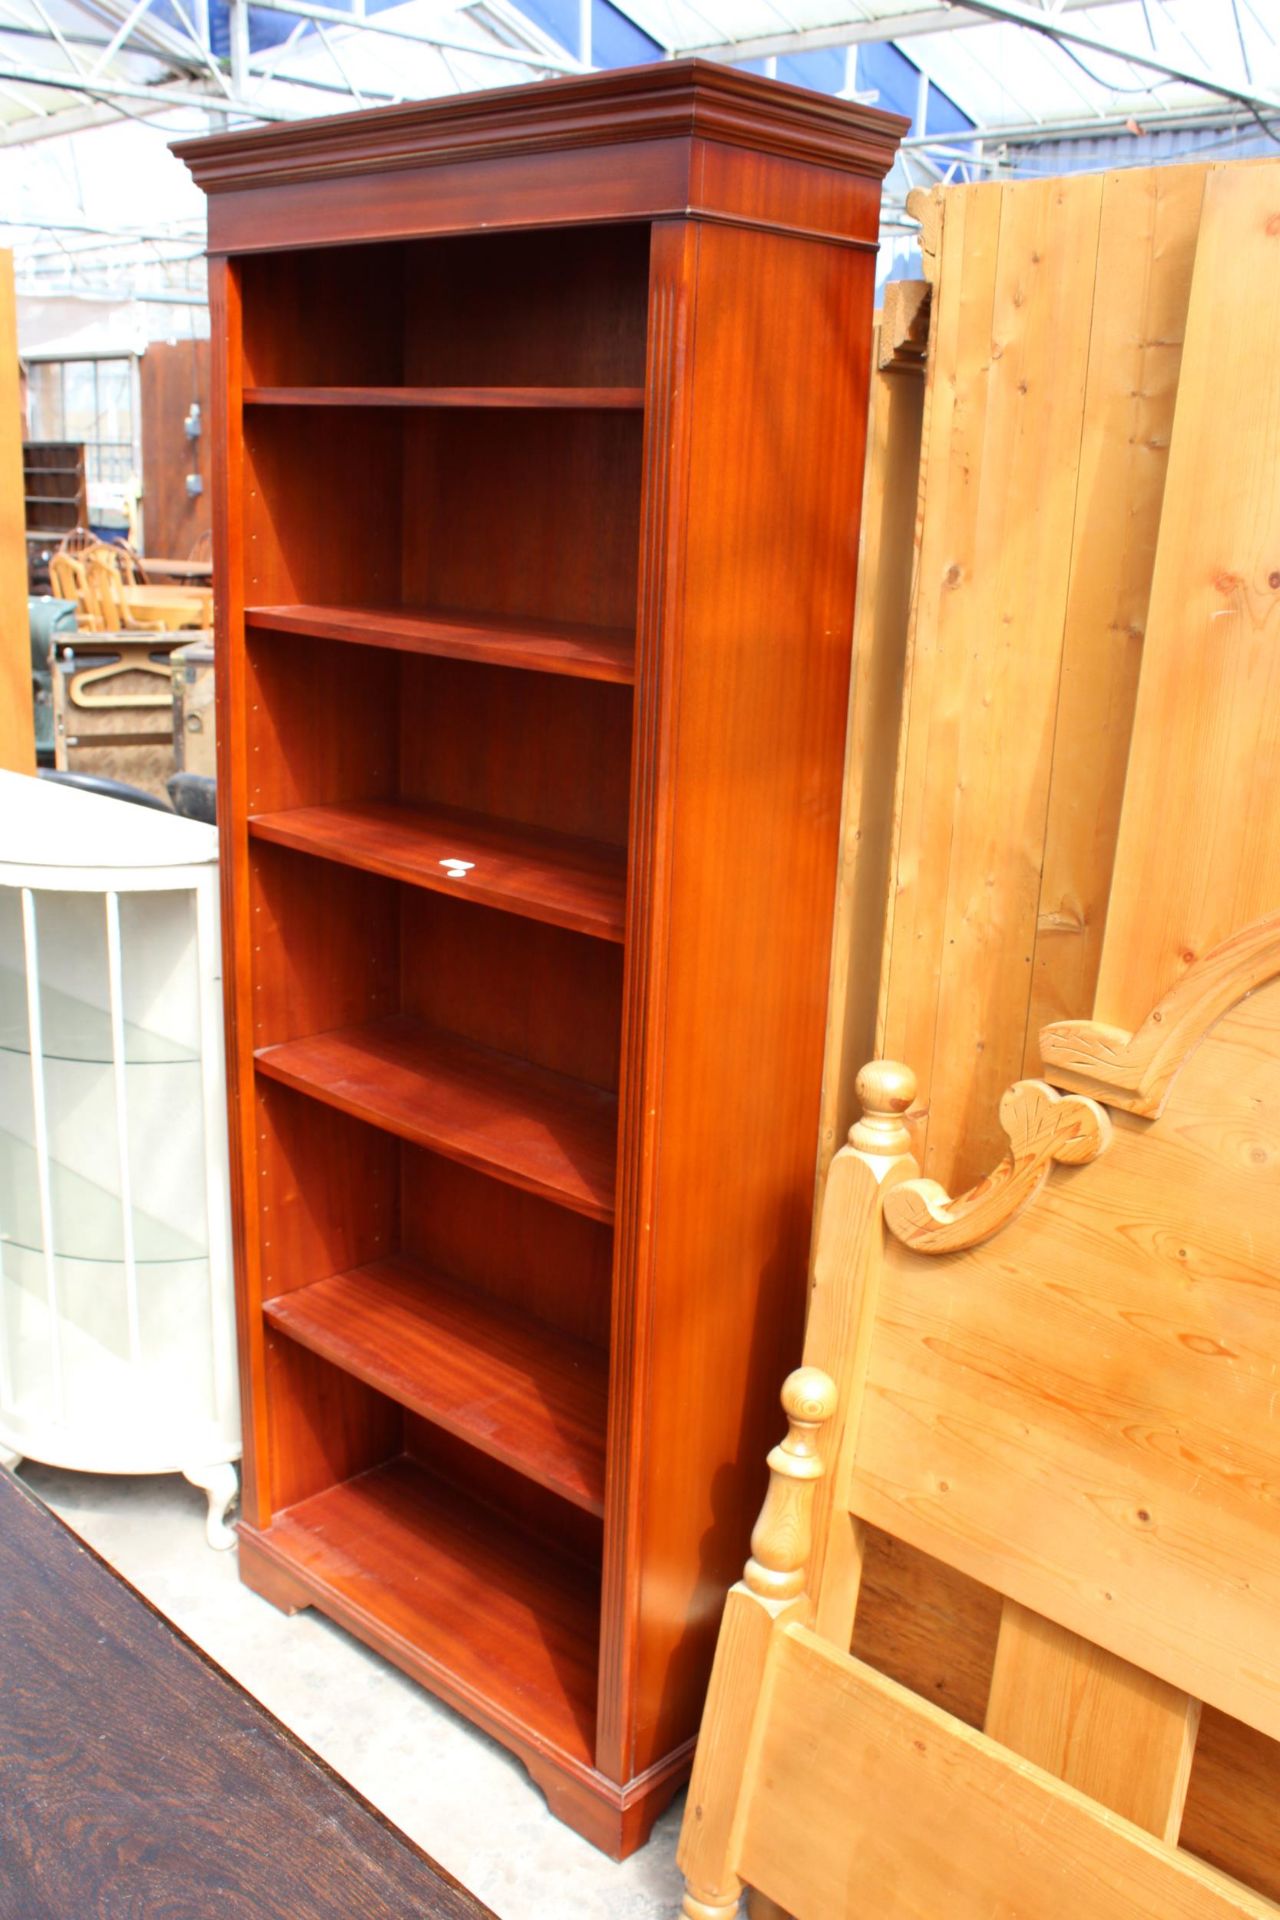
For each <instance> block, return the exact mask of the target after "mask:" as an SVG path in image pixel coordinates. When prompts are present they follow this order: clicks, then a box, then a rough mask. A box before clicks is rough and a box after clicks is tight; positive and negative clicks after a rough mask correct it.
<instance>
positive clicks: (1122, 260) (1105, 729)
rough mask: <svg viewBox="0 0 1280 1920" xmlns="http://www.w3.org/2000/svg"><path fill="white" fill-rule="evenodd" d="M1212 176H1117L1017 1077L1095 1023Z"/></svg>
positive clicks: (1104, 251)
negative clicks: (1065, 1024)
mask: <svg viewBox="0 0 1280 1920" xmlns="http://www.w3.org/2000/svg"><path fill="white" fill-rule="evenodd" d="M1205 171H1206V170H1205V169H1204V168H1202V167H1182V166H1179V167H1153V168H1138V169H1132V170H1127V171H1125V172H1122V173H1113V174H1108V175H1107V177H1106V180H1105V182H1104V184H1103V190H1102V219H1101V226H1100V229H1099V235H1098V266H1097V276H1096V287H1095V295H1094V301H1093V322H1092V334H1091V338H1090V344H1089V371H1088V380H1087V384H1086V389H1085V405H1084V433H1083V437H1082V439H1081V443H1080V452H1079V461H1078V481H1077V488H1076V498H1075V515H1074V524H1073V528H1072V532H1071V539H1072V551H1071V575H1070V586H1069V590H1068V597H1067V608H1066V627H1065V632H1064V634H1063V640H1062V670H1061V677H1060V682H1059V694H1058V703H1057V720H1056V724H1055V727H1054V735H1053V770H1052V775H1051V778H1050V784H1049V793H1048V800H1047V813H1046V823H1045V833H1044V845H1043V852H1042V854H1041V857H1040V858H1041V869H1042V870H1041V879H1040V900H1039V910H1038V917H1037V924H1036V933H1035V949H1034V960H1033V966H1032V979H1031V982H1030V986H1031V1003H1030V1011H1029V1014H1028V1019H1027V1031H1026V1038H1025V1043H1024V1047H1023V1053H1022V1059H1021V1062H1019V1061H1018V1060H1014V1059H1010V1060H1009V1061H1008V1062H1007V1070H1008V1072H1009V1073H1010V1075H1011V1076H1012V1074H1013V1073H1014V1071H1015V1070H1016V1069H1017V1067H1018V1065H1019V1064H1022V1065H1024V1066H1025V1070H1026V1071H1027V1072H1028V1073H1038V1072H1039V1057H1040V1056H1039V1050H1038V1035H1039V1032H1040V1028H1041V1027H1042V1026H1045V1025H1046V1024H1047V1023H1048V1022H1049V1021H1051V1020H1061V1019H1077V1018H1080V1017H1083V1016H1086V1015H1088V1014H1089V1013H1091V1012H1092V1011H1093V995H1094V988H1095V985H1096V983H1097V977H1098V966H1099V963H1100V961H1101V958H1102V930H1103V927H1104V925H1105V923H1106V917H1107V901H1108V897H1109V895H1110V891H1111V869H1112V864H1113V862H1114V859H1115V845H1116V835H1117V833H1118V831H1119V825H1120V802H1121V796H1122V794H1123V792H1124V779H1125V768H1126V767H1127V765H1128V760H1129V741H1130V736H1131V733H1132V730H1133V709H1134V702H1135V700H1136V698H1137V688H1138V669H1139V666H1140V664H1141V661H1142V657H1143V642H1144V636H1145V634H1146V629H1147V613H1148V604H1149V601H1150V596H1151V575H1152V570H1153V568H1154V565H1155V551H1156V539H1157V535H1158V532H1159V527H1160V511H1161V505H1162V502H1163V499H1164V488H1165V474H1166V471H1167V468H1168V462H1169V443H1170V439H1171V436H1172V431H1173V409H1174V401H1175V399H1176V396H1177V391H1178V374H1179V369H1180V367H1181V363H1182V339H1183V333H1184V331H1185V328H1186V320H1187V304H1188V301H1189V299H1190V294H1191V271H1192V266H1193V264H1194V261H1195V254H1196V238H1197V234H1198V232H1199V227H1200V207H1201V201H1202V199H1203V197H1204V182H1205Z"/></svg>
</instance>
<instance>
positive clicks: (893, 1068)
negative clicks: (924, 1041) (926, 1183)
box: [849, 1060, 916, 1154]
mask: <svg viewBox="0 0 1280 1920" xmlns="http://www.w3.org/2000/svg"><path fill="white" fill-rule="evenodd" d="M853 1084H854V1091H855V1092H856V1093H857V1096H858V1099H859V1100H860V1101H861V1103H862V1118H861V1120H858V1121H855V1123H854V1125H853V1126H851V1127H850V1129H849V1145H850V1146H851V1147H856V1148H857V1149H858V1151H859V1153H883V1154H901V1153H910V1151H911V1135H910V1134H909V1133H908V1132H907V1129H906V1127H905V1126H904V1125H903V1116H904V1114H906V1113H909V1112H910V1110H911V1106H912V1102H913V1101H914V1100H915V1097H916V1077H915V1075H914V1073H912V1071H911V1069H910V1067H904V1066H903V1064H902V1062H901V1061H900V1060H870V1061H868V1063H867V1065H866V1066H865V1067H864V1068H863V1069H862V1071H861V1073H860V1074H859V1075H858V1077H857V1079H856V1080H855V1081H854V1083H853Z"/></svg>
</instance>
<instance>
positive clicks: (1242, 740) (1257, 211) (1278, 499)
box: [1082, 161, 1280, 1027]
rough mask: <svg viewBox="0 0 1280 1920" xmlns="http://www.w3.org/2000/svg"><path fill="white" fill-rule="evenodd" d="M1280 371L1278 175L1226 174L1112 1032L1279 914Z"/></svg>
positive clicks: (1213, 178)
mask: <svg viewBox="0 0 1280 1920" xmlns="http://www.w3.org/2000/svg"><path fill="white" fill-rule="evenodd" d="M1278 357H1280V166H1278V165H1277V164H1276V163H1275V162H1274V161H1271V162H1268V164H1266V165H1265V166H1257V167H1252V166H1238V167H1224V168H1220V169H1218V171H1216V172H1215V173H1213V174H1211V175H1210V177H1209V180H1208V182H1207V184H1206V186H1205V193H1204V210H1203V215H1202V218H1201V222H1200V244H1199V246H1198V248H1197V250H1196V260H1195V275H1194V279H1193V282H1192V287H1191V305H1190V311H1189V313H1188V316H1187V338H1186V346H1185V349H1184V352H1183V356H1182V378H1181V381H1180V382H1179V386H1178V404H1177V410H1176V413H1175V415H1174V421H1173V445H1172V449H1171V452H1170V455H1169V478H1168V484H1167V485H1166V488H1165V496H1164V511H1163V514H1162V516H1161V520H1160V540H1159V546H1158V549H1157V553H1156V563H1155V575H1154V579H1153V583H1152V589H1151V617H1150V631H1149V634H1148V637H1147V642H1146V647H1145V649H1144V654H1143V663H1142V675H1141V680H1140V683H1139V688H1138V705H1137V713H1136V718H1135V724H1134V751H1133V754H1132V756H1131V759H1130V762H1129V772H1128V778H1127V780H1126V783H1125V793H1124V817H1123V821H1122V824H1121V829H1120V838H1119V843H1118V846H1117V850H1116V867H1115V885H1114V889H1113V900H1112V906H1111V911H1110V915H1109V917H1108V921H1107V933H1106V941H1105V946H1104V951H1103V959H1102V969H1101V973H1100V975H1099V978H1098V992H1097V998H1096V1001H1095V1004H1094V1006H1093V1007H1092V1009H1083V1010H1082V1011H1091V1012H1092V1013H1093V1014H1094V1016H1095V1017H1096V1018H1097V1019H1099V1020H1102V1021H1104V1022H1106V1023H1107V1024H1109V1025H1116V1026H1121V1027H1135V1026H1137V1025H1139V1024H1140V1023H1141V1021H1142V1020H1144V1019H1145V1018H1146V1015H1147V1014H1148V1012H1149V1011H1150V1009H1151V1008H1152V1007H1153V1006H1154V1005H1155V1004H1156V1002H1157V1001H1158V1000H1160V999H1161V998H1162V997H1163V996H1164V994H1165V993H1166V992H1167V991H1168V990H1169V988H1170V987H1171V986H1173V985H1174V983H1175V981H1176V980H1177V979H1178V978H1179V977H1180V975H1181V974H1182V973H1183V972H1184V971H1185V970H1186V968H1187V967H1189V966H1190V965H1191V964H1192V963H1193V961H1195V960H1196V959H1197V958H1199V957H1200V956H1201V955H1203V954H1204V953H1206V952H1207V951H1208V950H1209V948H1211V947H1213V946H1216V945H1217V943H1218V942H1219V941H1220V940H1225V939H1226V938H1228V936H1230V935H1231V934H1234V933H1235V932H1236V931H1237V930H1238V929H1239V928H1240V927H1242V926H1244V925H1245V924H1246V923H1247V922H1249V921H1251V920H1255V919H1257V918H1258V917H1259V916H1260V915H1262V914H1264V913H1269V912H1271V911H1273V910H1274V909H1275V907H1276V905H1277V893H1278V891H1280V890H1278V888H1277V881H1276V874H1277V863H1278V862H1280V802H1277V798H1276V796H1277V794H1278V793H1280V650H1278V648H1277V638H1278V637H1280V557H1278V555H1277V551H1276V525H1277V520H1278V519H1280V380H1277V379H1276V378H1275V374H1274V369H1275V367H1276V364H1277V359H1278ZM1237 369H1244V370H1247V372H1246V374H1245V377H1238V376H1237V373H1236V371H1235V370H1237ZM1223 447H1230V449H1231V457H1230V458H1229V459H1223V458H1222V457H1221V452H1220V450H1221V449H1222V448H1223ZM1245 795H1247V796H1248V799H1247V803H1245V804H1244V812H1245V815H1246V817H1247V822H1248V828H1247V832H1242V796H1245ZM1173 823H1176V831H1174V832H1172V833H1171V832H1170V827H1171V824H1173ZM1156 848H1160V849H1161V857H1159V858H1158V859H1157V858H1156V857H1155V849H1156Z"/></svg>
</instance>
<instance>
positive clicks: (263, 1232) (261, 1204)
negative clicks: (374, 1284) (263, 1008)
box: [255, 1080, 425, 1300]
mask: <svg viewBox="0 0 1280 1920" xmlns="http://www.w3.org/2000/svg"><path fill="white" fill-rule="evenodd" d="M255 1110H256V1115H257V1136H258V1169H259V1172H258V1220H257V1222H256V1227H257V1234H258V1249H259V1262H260V1272H261V1290H262V1298H263V1299H264V1300H274V1299H276V1298H277V1297H278V1296H279V1295H280V1294H284V1293H289V1292H292V1291H293V1290H294V1289H295V1288H297V1287H306V1286H309V1285H310V1284H311V1282H312V1281H313V1280H323V1279H324V1278H325V1277H326V1276H327V1275H329V1274H331V1273H346V1272H348V1271H350V1269H351V1268H353V1267H362V1266H364V1265H365V1264H366V1262H368V1261H370V1260H381V1259H385V1258H386V1257H387V1256H388V1255H390V1254H393V1253H395V1252H396V1251H397V1250H398V1249H399V1246H400V1192H401V1178H400V1156H401V1152H402V1148H401V1143H400V1142H399V1141H398V1140H397V1139H396V1138H395V1136H394V1135H393V1134H390V1133H384V1132H382V1130H381V1129H380V1128H378V1127H370V1126H366V1125H364V1123H363V1122H361V1121H359V1120H353V1119H352V1118H351V1117H350V1116H349V1115H348V1114H345V1113H339V1112H338V1111H337V1109H336V1108H334V1107H329V1106H325V1105H324V1104H323V1103H322V1102H321V1101H319V1100H310V1099H308V1098H307V1096H306V1095H305V1094H301V1093H296V1092H295V1091H294V1090H293V1088H291V1087H282V1086H278V1085H276V1084H275V1083H274V1082H272V1081H270V1080H260V1081H259V1083H258V1087H257V1091H256V1102H255ZM406 1151H407V1150H406ZM424 1157H425V1156H424Z"/></svg>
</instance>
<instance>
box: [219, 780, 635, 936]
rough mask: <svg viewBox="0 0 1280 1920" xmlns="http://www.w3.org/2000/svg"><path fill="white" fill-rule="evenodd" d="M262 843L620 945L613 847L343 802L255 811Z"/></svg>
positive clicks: (617, 861) (447, 815) (621, 866)
mask: <svg viewBox="0 0 1280 1920" xmlns="http://www.w3.org/2000/svg"><path fill="white" fill-rule="evenodd" d="M249 830H250V833H251V834H252V835H253V836H254V838H255V839H258V840H272V841H274V842H275V843H276V844H277V845H278V846H283V847H296V848H297V849H298V850H299V852H302V853H314V854H318V855H319V856H320V857H321V858H323V859H328V860H339V861H341V862H343V863H344V864H345V865H347V866H353V867H362V868H365V869H367V870H368V871H369V872H370V873H383V874H386V875H387V876H388V878H390V879H393V880H405V881H408V882H409V883H410V885H412V886H418V887H427V888H429V889H431V890H432V891H434V892H437V893H454V894H457V895H458V896H459V897H460V898H462V899H468V900H476V901H480V902H482V903H483V904H484V905H486V906H491V907H504V908H506V909H507V911H508V912H511V913H518V914H523V915H526V916H527V917H528V918H529V919H532V920H543V921H546V922H547V923H548V924H549V925H551V926H555V927H569V928H571V929H573V930H574V931H576V932H580V933H591V934H595V935H597V936H598V937H599V938H601V939H604V940H621V938H622V931H623V917H624V911H625V900H626V861H625V858H624V856H623V854H622V852H621V850H620V849H618V848H613V847H604V846H599V845H597V844H595V843H594V842H592V841H584V840H573V839H570V838H569V836H568V835H562V834H548V833H539V832H537V831H536V830H535V829H531V828H528V827H522V826H520V825H519V824H518V823H515V822H507V821H503V820H486V819H485V818H484V816H483V815H476V814H471V813H464V812H462V811H460V810H458V809H455V808H450V807H436V808H430V809H428V808H426V807H412V806H405V807H400V806H392V805H389V804H387V803H386V802H378V801H363V802H354V803H352V804H349V805H343V804H335V805H331V806H320V807H294V808H289V809H287V810H286V811H284V812H282V813H267V814H255V815H254V816H253V818H252V819H251V821H250V824H249Z"/></svg>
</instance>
